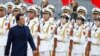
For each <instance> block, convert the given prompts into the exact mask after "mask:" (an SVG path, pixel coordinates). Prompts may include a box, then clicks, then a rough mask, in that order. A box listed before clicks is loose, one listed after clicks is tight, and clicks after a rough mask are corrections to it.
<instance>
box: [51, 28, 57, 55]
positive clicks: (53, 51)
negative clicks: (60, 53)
mask: <svg viewBox="0 0 100 56" xmlns="http://www.w3.org/2000/svg"><path fill="white" fill-rule="evenodd" d="M55 34H56V35H57V28H55ZM56 47H57V38H54V47H53V50H52V56H56Z"/></svg>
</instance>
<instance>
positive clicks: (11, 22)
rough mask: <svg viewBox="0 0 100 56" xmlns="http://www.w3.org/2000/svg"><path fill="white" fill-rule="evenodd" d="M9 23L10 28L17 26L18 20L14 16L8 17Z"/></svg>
mask: <svg viewBox="0 0 100 56" xmlns="http://www.w3.org/2000/svg"><path fill="white" fill-rule="evenodd" d="M8 23H10V28H11V27H13V26H15V25H16V19H15V16H13V14H10V15H9V17H8Z"/></svg>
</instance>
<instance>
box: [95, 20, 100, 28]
mask: <svg viewBox="0 0 100 56" xmlns="http://www.w3.org/2000/svg"><path fill="white" fill-rule="evenodd" d="M94 23H95V25H96V26H97V27H100V20H96V19H95V20H94Z"/></svg>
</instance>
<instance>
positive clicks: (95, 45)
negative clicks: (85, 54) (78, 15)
mask: <svg viewBox="0 0 100 56" xmlns="http://www.w3.org/2000/svg"><path fill="white" fill-rule="evenodd" d="M91 43H92V44H91V51H90V55H91V56H100V27H99V28H97V27H95V28H92V29H91Z"/></svg>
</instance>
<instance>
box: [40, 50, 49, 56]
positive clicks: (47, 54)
mask: <svg viewBox="0 0 100 56" xmlns="http://www.w3.org/2000/svg"><path fill="white" fill-rule="evenodd" d="M40 56H50V51H47V52H40Z"/></svg>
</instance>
